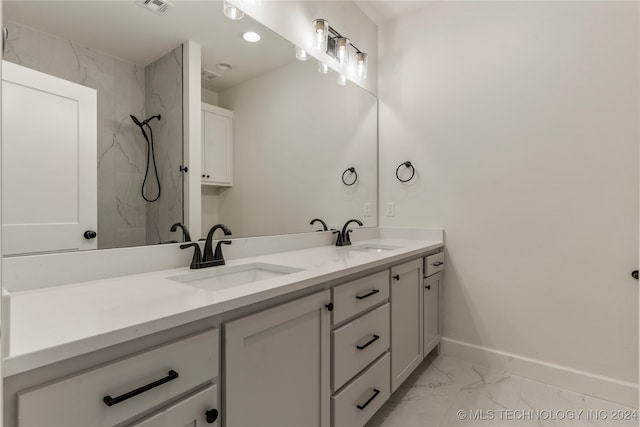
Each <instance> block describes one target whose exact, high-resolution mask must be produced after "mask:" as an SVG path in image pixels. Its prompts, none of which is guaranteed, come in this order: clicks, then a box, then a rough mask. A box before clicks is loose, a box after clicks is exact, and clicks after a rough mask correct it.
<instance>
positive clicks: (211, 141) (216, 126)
mask: <svg viewBox="0 0 640 427" xmlns="http://www.w3.org/2000/svg"><path fill="white" fill-rule="evenodd" d="M232 138H233V113H232V112H231V111H229V110H225V109H223V108H219V107H216V106H214V105H208V104H204V103H203V104H202V182H203V183H204V184H211V185H222V186H230V185H231V184H232V183H233V164H232V162H233V157H232V152H233V141H232Z"/></svg>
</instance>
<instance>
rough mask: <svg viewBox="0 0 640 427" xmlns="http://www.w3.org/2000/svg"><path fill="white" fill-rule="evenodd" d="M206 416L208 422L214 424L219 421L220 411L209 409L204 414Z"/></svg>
mask: <svg viewBox="0 0 640 427" xmlns="http://www.w3.org/2000/svg"><path fill="white" fill-rule="evenodd" d="M204 415H205V419H206V420H207V423H209V424H213V423H215V422H216V420H217V419H218V410H217V409H209V410H208V411H207V412H205V413H204Z"/></svg>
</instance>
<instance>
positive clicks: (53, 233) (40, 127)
mask: <svg viewBox="0 0 640 427" xmlns="http://www.w3.org/2000/svg"><path fill="white" fill-rule="evenodd" d="M2 64H3V65H2V66H3V70H2V253H3V254H4V255H8V254H22V253H34V252H49V251H61V250H78V249H96V248H97V247H98V245H97V239H96V238H85V237H84V233H85V231H89V230H91V231H97V225H98V215H97V209H98V207H97V166H96V164H97V154H96V150H97V101H96V100H97V97H96V91H95V90H94V89H91V88H88V87H85V86H82V85H79V84H76V83H72V82H69V81H66V80H63V79H60V78H57V77H54V76H50V75H48V74H45V73H41V72H38V71H34V70H31V69H29V68H25V67H22V66H20V65H16V64H12V63H10V62H6V61H3V62H2Z"/></svg>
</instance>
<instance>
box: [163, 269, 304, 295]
mask: <svg viewBox="0 0 640 427" xmlns="http://www.w3.org/2000/svg"><path fill="white" fill-rule="evenodd" d="M298 271H302V269H299V268H293V267H286V266H284V265H276V264H266V263H262V262H254V263H251V264H244V265H236V266H230V267H226V266H225V267H211V268H208V269H203V270H200V271H197V272H194V273H188V274H183V275H180V276H173V277H167V279H169V280H173V281H175V282H178V283H183V284H185V285H191V286H195V287H197V288H200V289H204V290H207V291H219V290H221V289H227V288H232V287H234V286H241V285H246V284H249V283H255V282H260V281H262V280H267V279H272V278H274V277H279V276H284V275H285V274H291V273H296V272H298Z"/></svg>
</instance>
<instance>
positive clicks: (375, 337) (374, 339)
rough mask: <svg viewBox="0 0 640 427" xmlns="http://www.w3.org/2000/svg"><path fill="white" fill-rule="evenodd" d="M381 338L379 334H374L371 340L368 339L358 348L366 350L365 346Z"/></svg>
mask: <svg viewBox="0 0 640 427" xmlns="http://www.w3.org/2000/svg"><path fill="white" fill-rule="evenodd" d="M379 339H380V336H379V335H374V336H373V338H371V339H370V340H369V341H367V342H366V343H365V344H362V345H357V346H356V348H357V349H358V350H364V349H365V348H367V347H369V346H370V345H371V344H373V343H374V342H376V341H378V340H379Z"/></svg>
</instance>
